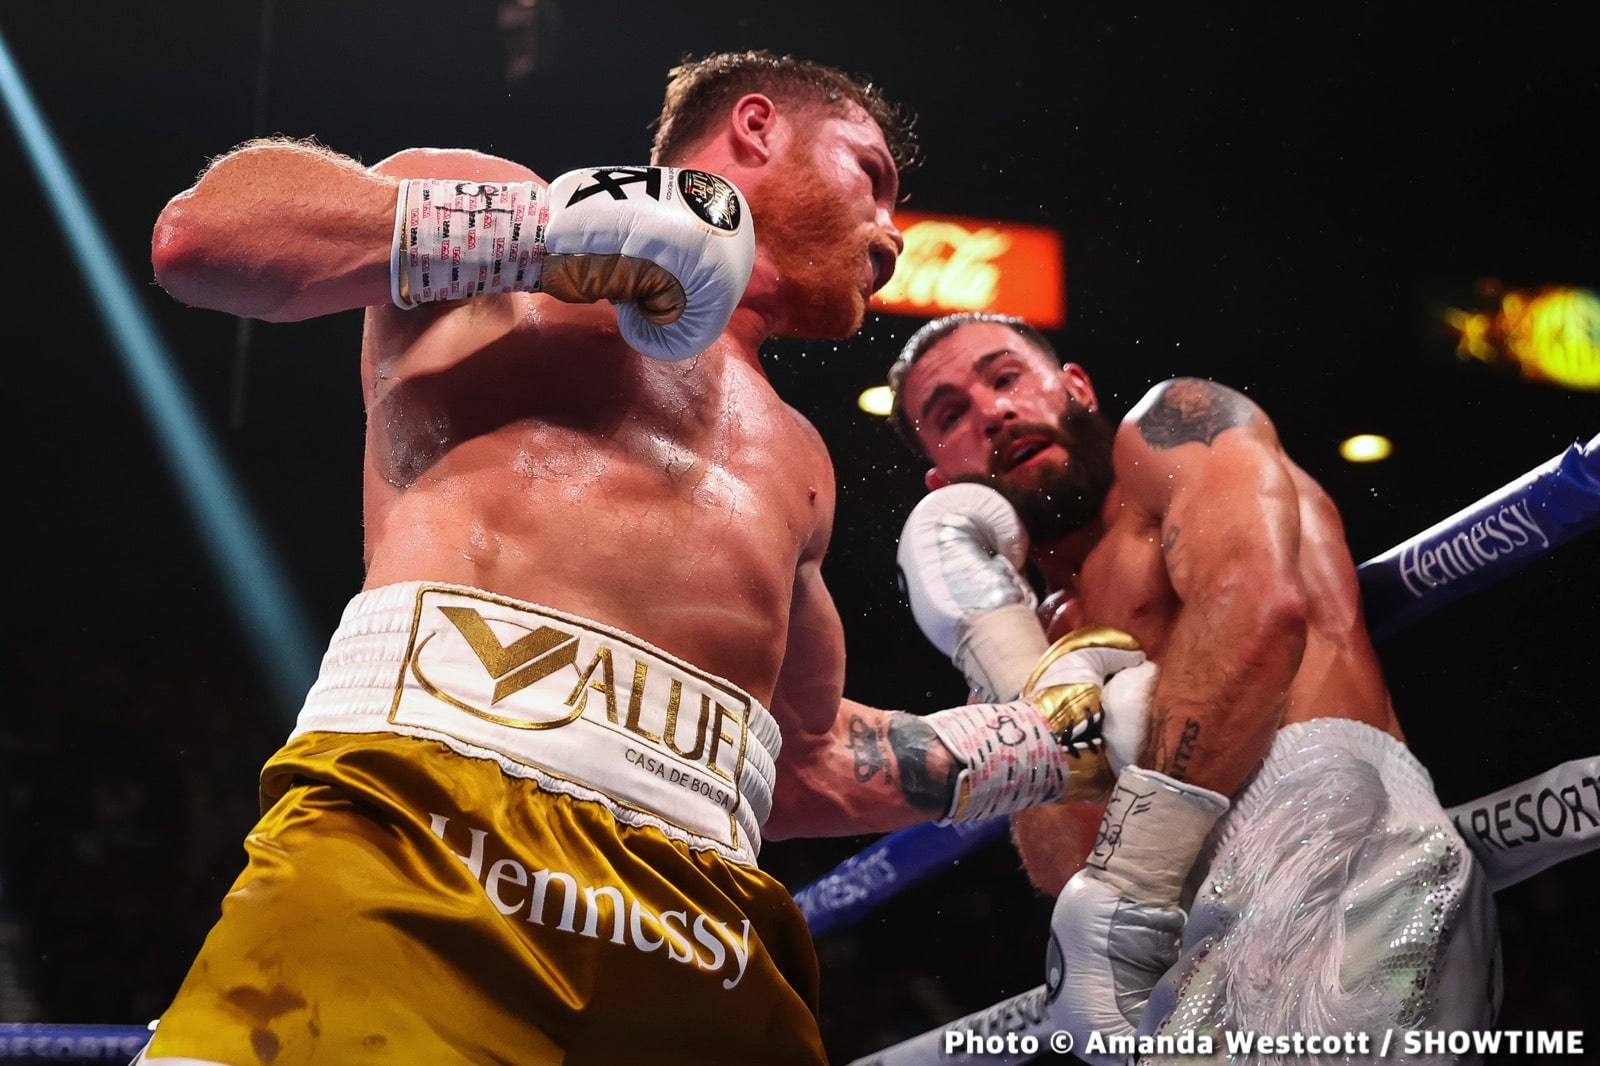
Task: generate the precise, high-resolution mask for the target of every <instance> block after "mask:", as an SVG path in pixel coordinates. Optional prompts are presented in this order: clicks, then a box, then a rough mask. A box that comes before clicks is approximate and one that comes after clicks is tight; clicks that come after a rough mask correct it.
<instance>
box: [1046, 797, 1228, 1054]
mask: <svg viewBox="0 0 1600 1066" xmlns="http://www.w3.org/2000/svg"><path fill="white" fill-rule="evenodd" d="M1227 809H1228V799H1227V797H1225V796H1223V795H1222V794H1220V793H1217V792H1213V791H1211V790H1210V789H1205V788H1199V787H1197V786H1195V785H1189V784H1186V783H1184V782H1181V781H1176V780H1174V779H1172V778H1170V777H1168V776H1166V775H1165V774H1160V773H1156V772H1155V771H1153V770H1145V769H1141V768H1140V767H1137V766H1130V767H1128V768H1127V769H1125V770H1123V771H1122V773H1121V775H1120V776H1119V777H1118V778H1117V784H1116V787H1115V788H1114V789H1113V790H1112V794H1111V798H1110V800H1109V801H1108V802H1107V804H1106V814H1105V818H1104V820H1103V821H1102V822H1101V824H1100V833H1099V836H1098V837H1097V838H1096V840H1095V846H1094V850H1093V851H1091V852H1090V853H1089V859H1088V862H1087V864H1086V865H1085V866H1084V868H1083V869H1082V870H1080V871H1078V872H1077V873H1076V874H1074V875H1073V876H1072V878H1071V880H1069V881H1068V882H1067V885H1066V887H1065V888H1063V889H1062V890H1061V895H1060V896H1058V897H1057V898H1056V907H1055V912H1054V914H1053V915H1052V916H1051V919H1050V945H1049V949H1048V951H1047V953H1046V961H1045V986H1046V990H1047V991H1046V1002H1047V1004H1048V1011H1049V1014H1050V1022H1051V1024H1052V1025H1054V1026H1055V1027H1056V1028H1058V1029H1063V1030H1065V1031H1067V1032H1069V1033H1071V1034H1072V1037H1073V1041H1074V1043H1075V1044H1076V1046H1077V1047H1078V1048H1082V1047H1083V1046H1084V1045H1085V1042H1086V1041H1087V1040H1088V1037H1089V1034H1090V1033H1091V1032H1098V1033H1099V1034H1100V1035H1101V1036H1102V1037H1111V1036H1133V1035H1135V1034H1136V1033H1137V1032H1138V1031H1139V1022H1140V1019H1141V1018H1142V1016H1143V1015H1144V1010H1145V1006H1146V1004H1148V1002H1149V1000H1150V992H1151V989H1153V988H1154V987H1155V984H1156V982H1157V981H1158V980H1160V979H1161V976H1162V975H1163V974H1164V973H1166V972H1167V970H1168V969H1169V968H1170V967H1171V966H1172V965H1173V964H1174V963H1175V962H1177V960H1178V954H1179V948H1180V945H1181V943H1182V938H1183V927H1184V923H1185V922H1186V921H1187V920H1188V916H1187V915H1186V914H1185V913H1184V911H1183V908H1182V906H1181V905H1180V896H1181V893H1182V891H1183V884H1184V881H1185V879H1186V878H1187V877H1188V874H1189V869H1190V867H1191V866H1193V865H1194V861H1195V858H1196V857H1197V856H1198V855H1199V854H1200V848H1201V847H1202V846H1203V845H1204V843H1205V839H1206V836H1207V834H1209V833H1210V832H1211V828H1212V826H1214V825H1215V824H1216V823H1217V820H1218V819H1219V818H1221V817H1222V815H1223V814H1224V813H1225V812H1226V811H1227ZM1078 1054H1079V1055H1081V1056H1082V1057H1083V1058H1084V1059H1086V1060H1087V1061H1089V1062H1092V1063H1096V1064H1107V1063H1116V1064H1120V1063H1122V1062H1124V1061H1126V1060H1125V1058H1124V1057H1123V1056H1109V1055H1085V1054H1084V1053H1083V1052H1082V1051H1081V1050H1080V1051H1079V1052H1078Z"/></svg>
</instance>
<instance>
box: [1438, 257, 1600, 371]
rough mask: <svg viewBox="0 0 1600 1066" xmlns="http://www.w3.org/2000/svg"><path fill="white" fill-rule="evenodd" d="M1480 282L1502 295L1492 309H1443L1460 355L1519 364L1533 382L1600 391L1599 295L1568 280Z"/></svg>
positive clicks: (1486, 360)
mask: <svg viewBox="0 0 1600 1066" xmlns="http://www.w3.org/2000/svg"><path fill="white" fill-rule="evenodd" d="M1479 287H1480V289H1481V290H1483V291H1485V292H1487V293H1490V294H1497V295H1498V297H1499V299H1498V306H1497V307H1496V308H1495V309H1494V310H1493V311H1489V310H1482V309H1480V310H1462V309H1458V308H1453V307H1452V308H1448V309H1446V310H1445V312H1444V314H1443V318H1444V321H1445V323H1446V324H1447V325H1448V326H1450V328H1451V329H1453V330H1455V332H1456V336H1457V342H1456V356H1457V357H1458V358H1460V359H1462V360H1476V361H1478V362H1481V363H1487V364H1489V365H1491V366H1507V367H1515V368H1516V369H1517V371H1518V372H1519V373H1520V374H1521V375H1522V377H1524V378H1526V379H1527V380H1529V381H1539V382H1545V383H1548V384H1551V385H1556V386H1558V387H1561V388H1567V389H1574V390H1577V391H1581V392H1594V391H1600V295H1596V294H1595V293H1594V292H1593V291H1592V290H1589V289H1580V288H1573V287H1571V286H1565V285H1550V286H1547V287H1545V288H1542V289H1539V290H1537V291H1528V290H1521V289H1508V290H1501V289H1500V286H1499V285H1498V283H1495V282H1492V281H1486V282H1483V283H1480V286H1479Z"/></svg>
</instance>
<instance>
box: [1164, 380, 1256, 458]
mask: <svg viewBox="0 0 1600 1066" xmlns="http://www.w3.org/2000/svg"><path fill="white" fill-rule="evenodd" d="M1249 422H1250V403H1249V401H1247V400H1246V399H1245V398H1244V397H1243V396H1241V395H1239V394H1238V393H1237V392H1234V391H1233V390H1232V389H1230V388H1226V387H1225V386H1222V385H1218V384H1216V383H1215V382H1212V381H1204V380H1202V379H1200V378H1179V379H1178V380H1176V381H1174V382H1172V383H1171V384H1169V385H1168V386H1167V387H1166V388H1165V389H1163V390H1162V392H1161V396H1160V398H1159V399H1157V400H1156V402H1155V403H1154V404H1152V405H1151V407H1150V410H1149V411H1146V412H1145V414H1144V417H1142V418H1140V419H1139V432H1140V433H1141V434H1143V435H1144V439H1145V442H1146V443H1148V444H1149V445H1150V446H1151V447H1152V448H1161V449H1166V448H1176V447H1177V446H1178V445H1180V444H1188V443H1190V442H1191V441H1195V442H1198V443H1200V444H1204V445H1206V446H1207V447H1209V446H1210V445H1211V442H1212V441H1214V440H1216V439H1217V436H1218V435H1219V434H1221V433H1222V431H1223V430H1225V429H1232V428H1233V427H1235V426H1243V425H1248V424H1249Z"/></svg>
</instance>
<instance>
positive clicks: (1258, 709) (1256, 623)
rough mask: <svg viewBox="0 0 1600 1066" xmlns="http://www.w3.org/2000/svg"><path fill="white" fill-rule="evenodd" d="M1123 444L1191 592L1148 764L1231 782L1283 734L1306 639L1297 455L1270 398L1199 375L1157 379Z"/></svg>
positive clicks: (1120, 464) (1151, 734)
mask: <svg viewBox="0 0 1600 1066" xmlns="http://www.w3.org/2000/svg"><path fill="white" fill-rule="evenodd" d="M1116 448H1117V456H1116V460H1117V469H1118V471H1119V477H1120V478H1122V479H1123V483H1124V485H1125V486H1126V487H1127V488H1128V489H1129V491H1130V494H1131V496H1132V497H1133V499H1134V500H1135V501H1136V502H1137V503H1138V504H1139V505H1141V506H1144V507H1147V508H1148V509H1149V510H1150V511H1151V513H1152V514H1155V515H1158V516H1159V518H1160V530H1161V550H1162V554H1163V557H1164V559H1165V563H1166V568H1167V574H1168V577H1169V579H1170V581H1171V583H1172V587H1173V589H1174V591H1175V592H1176V593H1177V596H1178V598H1179V600H1180V601H1181V607H1180V608H1179V609H1178V613H1177V617H1176V621H1175V624H1174V625H1173V628H1172V630H1171V633H1170V635H1169V637H1168V639H1167V640H1166V642H1165V645H1164V647H1163V649H1162V652H1161V655H1160V665H1161V677H1160V681H1159V683H1158V685H1157V687H1156V692H1155V698H1154V703H1153V706H1152V708H1151V717H1150V723H1149V727H1148V733H1147V737H1146V742H1145V749H1144V751H1143V752H1142V753H1141V755H1140V764H1141V765H1143V766H1146V767H1148V768H1150V769H1153V770H1159V771H1161V772H1162V773H1165V774H1168V775H1170V776H1172V777H1175V778H1179V779H1181V780H1186V781H1189V782H1192V783H1193V784H1196V785H1200V786H1203V787H1205V788H1210V789H1213V790H1215V791H1218V792H1221V793H1223V794H1225V795H1232V794H1233V793H1234V792H1235V791H1236V790H1237V789H1238V788H1239V786H1240V785H1241V784H1242V783H1243V782H1244V780H1245V778H1246V777H1247V776H1248V775H1249V774H1250V772H1251V771H1252V770H1253V769H1254V768H1255V767H1256V765H1257V764H1258V763H1259V761H1260V759H1261V758H1262V756H1263V755H1264V754H1265V753H1266V750H1267V748H1268V746H1269V745H1270V744H1271V743H1272V737H1273V734H1274V733H1275V732H1276V731H1277V729H1278V726H1279V724H1280V722H1281V720H1282V716H1283V711H1284V701H1285V697H1286V695H1287V692H1288V689H1289V684H1290V682H1291V681H1292V680H1293V678H1294V676H1295V672H1296V671H1297V670H1298V668H1299V665H1300V658H1301V655H1302V653H1303V652H1304V649H1305V641H1306V597H1305V590H1304V588H1303V584H1302V581H1301V577H1300V569H1299V565H1298V556H1299V542H1300V524H1299V510H1298V501H1297V497H1296V494H1295V489H1294V486H1293V483H1292V481H1291V478H1290V474H1289V471H1288V468H1287V467H1286V465H1285V463H1286V460H1285V459H1284V457H1283V452H1282V450H1281V447H1280V446H1279V444H1278V440H1277V435H1276V433H1275V432H1274V431H1273V428H1272V425H1271V423H1270V422H1269V421H1268V420H1267V418H1266V416H1265V415H1264V414H1263V413H1262V412H1261V410H1260V409H1259V408H1257V407H1256V406H1255V405H1254V404H1252V403H1251V402H1250V401H1249V400H1247V399H1246V398H1245V397H1243V396H1242V395H1240V394H1239V393H1237V392H1234V391H1233V390H1231V389H1227V388H1225V387H1223V386H1219V385H1216V384H1214V383H1211V382H1207V381H1201V380H1194V379H1184V380H1179V381H1175V382H1170V383H1167V384H1164V385H1161V386H1157V388H1156V389H1155V390H1152V392H1151V394H1150V395H1149V396H1147V397H1146V398H1145V400H1144V401H1142V402H1141V404H1140V405H1139V407H1138V408H1136V409H1135V410H1134V411H1133V412H1132V413H1131V414H1130V415H1129V416H1128V419H1127V420H1126V421H1125V423H1124V426H1123V429H1122V430H1121V431H1120V432H1119V434H1118V440H1117V445H1116Z"/></svg>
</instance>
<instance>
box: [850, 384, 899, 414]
mask: <svg viewBox="0 0 1600 1066" xmlns="http://www.w3.org/2000/svg"><path fill="white" fill-rule="evenodd" d="M893 404H894V393H893V392H891V391H890V389H889V386H887V385H874V386H872V388H870V389H866V390H864V391H863V392H862V393H861V395H860V396H858V397H856V406H857V407H859V408H861V409H862V410H863V411H865V412H867V414H869V415H887V414H888V413H889V410H890V408H891V407H892V406H893Z"/></svg>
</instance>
